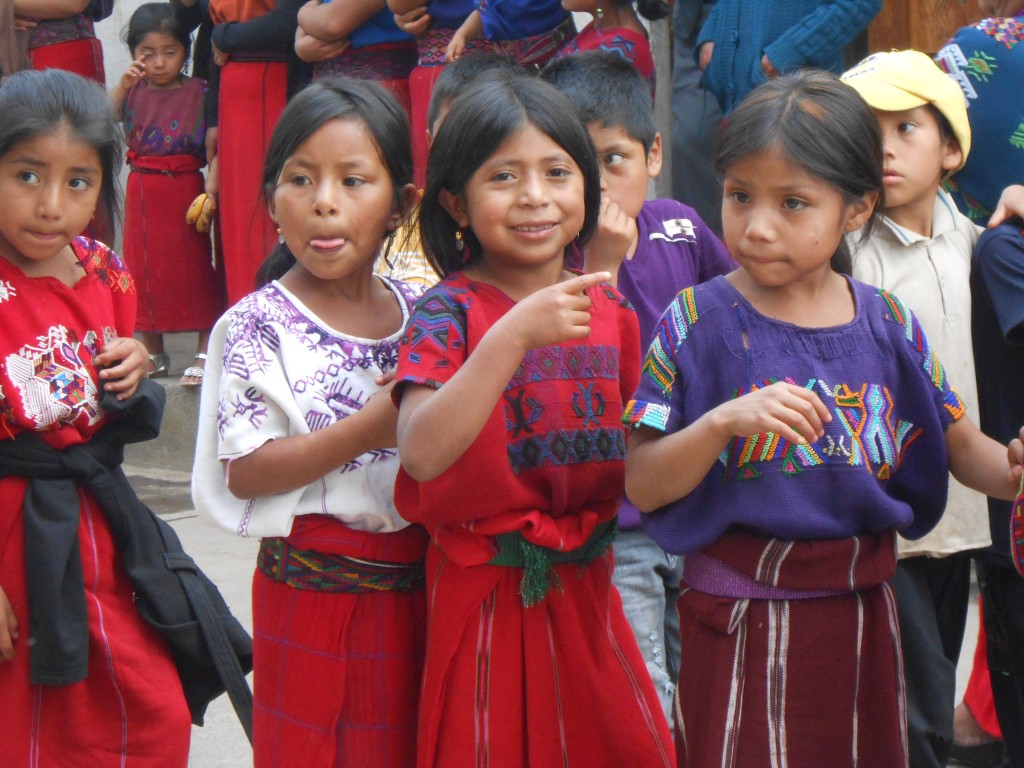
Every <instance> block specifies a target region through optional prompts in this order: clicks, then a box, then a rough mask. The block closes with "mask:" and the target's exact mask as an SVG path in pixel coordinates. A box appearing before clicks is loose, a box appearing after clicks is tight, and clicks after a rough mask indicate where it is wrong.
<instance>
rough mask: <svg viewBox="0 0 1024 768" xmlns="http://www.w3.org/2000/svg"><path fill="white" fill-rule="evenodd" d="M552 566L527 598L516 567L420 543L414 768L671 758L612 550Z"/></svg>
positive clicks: (604, 767) (654, 762)
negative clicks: (614, 580) (547, 586)
mask: <svg viewBox="0 0 1024 768" xmlns="http://www.w3.org/2000/svg"><path fill="white" fill-rule="evenodd" d="M555 572H556V573H557V575H558V579H559V584H560V586H559V587H553V588H552V589H551V590H550V591H549V592H548V594H547V596H546V597H545V598H544V599H543V600H542V601H541V602H539V603H537V604H536V605H534V606H532V607H530V608H525V607H524V606H523V604H522V600H521V598H520V596H519V582H520V580H521V578H522V575H523V572H522V569H521V568H513V567H506V566H497V565H480V566H473V567H467V568H463V567H461V566H459V565H457V564H456V563H455V562H454V561H452V560H450V559H449V558H448V557H447V556H446V555H445V554H444V553H443V552H442V551H441V550H440V549H438V548H437V547H436V546H431V547H430V548H429V549H428V550H427V590H428V594H429V596H430V597H429V599H430V606H429V609H430V610H429V621H430V626H429V630H428V634H427V638H428V640H427V643H428V644H427V661H426V666H425V669H424V673H423V697H422V700H421V702H420V738H419V759H418V763H417V765H418V766H419V767H420V768H435V766H436V768H470V767H471V766H487V767H488V768H522V767H523V766H543V767H544V768H547V767H548V766H562V765H571V766H583V765H586V766H589V767H590V768H622V767H623V766H635V767H636V768H649V767H651V766H658V767H659V768H660V767H661V766H674V765H675V760H674V756H673V754H672V746H671V735H670V733H669V729H668V725H667V724H666V722H665V715H664V713H663V711H662V708H661V704H660V703H659V701H658V696H657V694H656V692H655V690H654V685H653V683H651V679H650V677H649V676H648V674H647V671H646V668H645V666H644V661H643V658H642V657H641V655H640V651H639V650H638V648H637V645H636V640H635V639H634V637H633V632H632V630H631V629H630V627H629V624H628V623H627V622H626V619H625V616H624V615H623V613H622V603H621V600H620V598H619V593H618V591H616V590H615V588H614V587H613V586H612V584H611V575H612V555H611V552H610V551H608V552H606V553H605V554H604V555H602V556H600V557H598V558H596V559H595V560H593V561H591V562H590V563H589V564H587V565H585V566H582V567H581V566H578V565H576V564H573V563H565V564H561V565H557V566H555Z"/></svg>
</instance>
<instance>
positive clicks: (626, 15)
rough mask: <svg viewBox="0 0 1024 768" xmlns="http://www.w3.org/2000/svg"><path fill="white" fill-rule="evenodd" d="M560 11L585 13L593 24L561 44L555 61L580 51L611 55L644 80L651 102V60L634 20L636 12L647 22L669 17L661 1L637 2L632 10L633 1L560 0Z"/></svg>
mask: <svg viewBox="0 0 1024 768" xmlns="http://www.w3.org/2000/svg"><path fill="white" fill-rule="evenodd" d="M562 7H563V8H565V10H567V11H570V12H573V13H589V14H590V15H591V16H593V17H594V20H593V21H592V22H590V23H589V24H588V25H587V26H585V27H584V28H583V29H582V30H580V33H579V34H578V35H576V37H574V38H573V39H572V40H570V41H569V42H568V43H566V44H565V46H564V47H563V48H562V50H560V51H559V52H558V54H557V55H556V56H555V60H557V59H561V58H563V57H565V56H569V55H570V54H573V53H579V52H580V51H593V50H600V51H608V52H609V53H614V54H616V55H618V56H620V57H622V58H623V59H625V60H626V61H628V62H629V63H630V64H632V65H633V66H634V67H636V68H637V71H639V72H640V74H641V75H643V76H644V78H645V79H646V80H647V84H648V85H649V86H650V89H651V98H652V99H653V98H654V89H655V85H656V84H657V78H656V76H655V72H654V56H653V55H652V54H651V40H650V38H649V37H648V35H647V29H646V28H645V27H644V25H643V23H642V22H641V21H640V19H639V18H638V17H637V12H638V11H639V14H640V16H643V17H644V18H645V19H647V20H648V21H657V20H658V19H663V18H665V17H666V16H668V13H669V8H668V6H667V5H666V4H665V2H664V0H637V3H636V8H635V9H634V7H633V0H562Z"/></svg>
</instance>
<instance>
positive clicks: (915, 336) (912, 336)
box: [878, 291, 959, 402]
mask: <svg viewBox="0 0 1024 768" xmlns="http://www.w3.org/2000/svg"><path fill="white" fill-rule="evenodd" d="M878 295H879V296H880V297H881V298H882V300H883V301H885V303H886V304H888V305H889V312H890V315H891V316H892V319H893V320H895V321H896V322H897V323H899V324H900V325H902V326H903V328H904V332H905V336H906V338H907V341H908V342H910V344H911V346H912V347H913V348H914V349H916V350H917V351H918V352H920V353H921V355H922V357H923V363H922V364H923V367H924V371H925V373H927V374H928V378H930V379H931V380H932V384H934V385H935V388H936V389H942V388H943V386H944V385H945V383H946V371H945V369H944V368H943V367H942V363H940V362H939V359H938V358H937V357H936V356H935V352H934V351H933V350H932V346H931V344H929V343H928V339H927V338H926V337H925V335H924V330H923V329H922V328H921V324H920V323H919V322H918V321H917V318H916V317H914V315H913V313H912V312H911V311H910V310H909V309H908V308H907V305H906V304H904V303H903V302H902V301H900V300H899V299H897V298H896V297H895V296H893V295H892V294H891V293H889V292H888V291H879V292H878ZM957 402H959V398H957Z"/></svg>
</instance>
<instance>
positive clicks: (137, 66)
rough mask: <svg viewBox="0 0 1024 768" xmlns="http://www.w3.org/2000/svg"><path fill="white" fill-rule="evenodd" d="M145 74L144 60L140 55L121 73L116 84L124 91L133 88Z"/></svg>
mask: <svg viewBox="0 0 1024 768" xmlns="http://www.w3.org/2000/svg"><path fill="white" fill-rule="evenodd" d="M145 76H146V60H145V59H144V58H143V57H142V56H140V57H139V58H137V59H136V60H135V61H133V62H132V63H131V65H130V66H129V67H128V69H126V70H125V71H124V74H123V75H121V82H120V83H118V85H120V86H121V88H123V89H124V90H125V91H130V90H131V89H132V88H134V87H135V86H136V85H137V84H138V82H139V81H140V80H142V78H144V77H145Z"/></svg>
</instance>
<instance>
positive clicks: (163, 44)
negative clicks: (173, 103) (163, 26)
mask: <svg viewBox="0 0 1024 768" xmlns="http://www.w3.org/2000/svg"><path fill="white" fill-rule="evenodd" d="M132 55H133V56H134V57H135V58H136V59H142V60H143V61H144V62H145V65H146V80H148V81H149V84H150V85H151V86H153V87H155V88H166V87H167V86H169V85H175V84H176V83H177V82H178V77H179V76H180V75H181V68H182V67H183V66H185V46H183V45H182V44H181V43H179V42H178V41H177V40H175V39H174V38H173V37H171V36H170V35H167V34H164V33H163V32H150V33H149V34H148V35H146V36H145V37H144V38H142V40H141V41H140V42H139V44H138V45H137V46H135V50H134V51H132Z"/></svg>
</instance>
